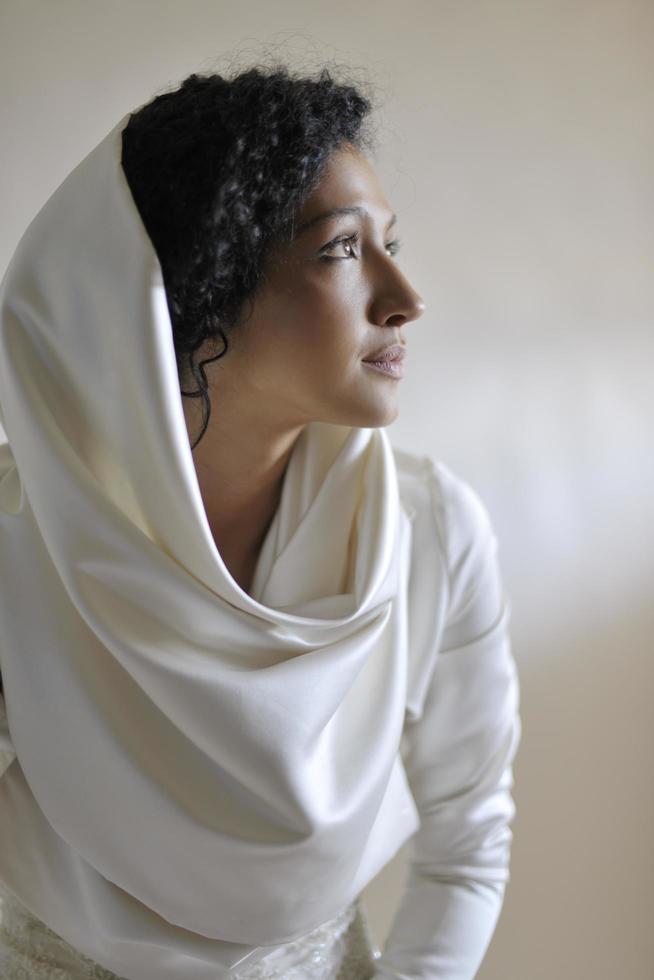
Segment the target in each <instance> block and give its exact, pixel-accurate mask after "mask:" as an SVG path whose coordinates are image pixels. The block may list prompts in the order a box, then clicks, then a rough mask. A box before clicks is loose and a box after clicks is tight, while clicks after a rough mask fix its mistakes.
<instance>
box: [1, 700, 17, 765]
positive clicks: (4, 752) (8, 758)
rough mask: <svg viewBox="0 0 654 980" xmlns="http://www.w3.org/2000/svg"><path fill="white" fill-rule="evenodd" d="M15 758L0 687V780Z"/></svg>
mask: <svg viewBox="0 0 654 980" xmlns="http://www.w3.org/2000/svg"><path fill="white" fill-rule="evenodd" d="M0 683H1V682H0ZM15 758H16V752H15V751H14V745H13V742H12V741H11V735H10V734H9V724H8V722H7V712H6V709H5V701H4V691H3V690H2V687H1V686H0V779H1V778H2V774H3V773H4V772H5V770H6V769H7V768H8V767H9V766H10V765H11V763H12V762H13V761H14V759H15Z"/></svg>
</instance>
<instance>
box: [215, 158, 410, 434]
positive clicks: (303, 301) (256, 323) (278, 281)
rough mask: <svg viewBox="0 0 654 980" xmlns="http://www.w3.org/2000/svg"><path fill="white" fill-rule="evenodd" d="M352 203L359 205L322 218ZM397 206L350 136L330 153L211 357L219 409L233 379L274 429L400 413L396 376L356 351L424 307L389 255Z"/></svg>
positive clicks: (380, 341)
mask: <svg viewBox="0 0 654 980" xmlns="http://www.w3.org/2000/svg"><path fill="white" fill-rule="evenodd" d="M353 207H357V208H361V209H364V210H362V211H361V212H360V213H350V214H335V215H333V216H331V217H325V218H323V217H321V215H323V214H324V212H327V211H332V210H333V209H336V208H353ZM392 217H393V211H392V208H391V207H390V205H389V203H388V201H387V200H386V198H385V196H384V193H383V191H382V189H381V187H380V184H379V181H378V179H377V176H376V174H375V173H374V171H373V169H372V167H371V165H370V163H369V162H368V160H367V158H366V157H365V156H364V155H363V154H362V153H361V152H359V151H358V150H356V149H355V148H353V147H351V146H350V145H349V144H348V145H347V146H346V147H344V148H341V149H339V150H338V151H336V152H334V154H333V155H332V157H331V158H330V162H329V165H328V168H327V170H326V172H325V175H324V177H323V179H322V181H321V183H320V185H319V186H318V188H317V189H316V191H314V193H313V194H312V195H311V197H310V198H309V199H308V200H307V201H306V203H305V204H304V206H303V207H302V209H301V211H300V212H299V214H298V216H297V219H296V221H295V237H294V239H293V241H292V242H291V243H290V244H288V243H285V244H284V245H281V246H275V248H274V249H273V251H272V252H271V253H270V255H269V257H268V260H267V263H266V267H265V272H266V276H265V279H264V281H263V283H262V284H261V286H260V288H259V290H258V292H257V293H256V295H255V298H254V306H253V309H252V313H251V315H248V313H249V309H250V306H249V304H246V307H245V310H246V312H244V314H243V316H244V319H243V320H242V322H241V323H239V324H238V325H237V326H236V329H235V330H234V331H232V332H231V333H230V335H229V349H228V352H227V354H226V356H225V357H224V359H219V360H218V361H215V362H213V363H212V364H210V365H208V372H210V373H208V377H209V378H210V379H211V383H212V387H213V386H214V385H215V391H212V390H211V388H210V396H211V398H212V402H213V398H214V397H215V399H216V406H217V411H218V412H219V411H220V397H221V395H220V391H221V385H222V382H223V380H228V381H229V388H230V389H231V390H232V391H236V390H238V391H239V392H240V396H241V397H242V398H243V399H247V401H248V415H250V413H251V411H254V412H255V413H256V414H257V415H259V413H263V414H262V415H259V417H261V418H262V419H263V420H265V423H266V424H270V425H272V426H274V427H275V428H276V429H277V428H279V427H288V428H293V427H297V426H298V425H302V424H303V423H306V422H309V421H312V420H321V421H326V422H334V423H339V424H343V425H351V426H359V427H378V426H385V425H388V424H389V423H390V422H392V421H393V420H394V419H395V417H396V416H397V413H398V394H399V388H400V385H401V384H402V383H403V382H402V379H399V380H398V379H395V378H391V377H389V376H387V375H384V374H381V373H379V372H378V371H376V370H374V369H373V368H370V367H369V366H367V365H365V364H364V363H363V361H364V358H367V357H369V356H370V355H371V354H372V353H374V352H376V351H378V350H379V348H382V347H386V346H388V345H390V344H407V342H408V338H407V336H406V329H405V328H406V324H407V323H408V322H410V321H412V320H415V319H417V318H418V317H419V316H421V315H422V313H423V311H424V308H425V307H424V303H423V301H422V299H421V297H420V296H419V295H418V293H417V292H416V291H415V290H414V289H413V287H412V286H411V284H410V283H409V281H408V279H407V278H406V276H405V275H404V273H403V272H402V271H401V269H400V266H399V264H398V259H397V258H396V257H394V255H393V251H394V250H393V245H392V244H391V243H392V242H393V239H394V238H395V237H396V236H397V227H395V226H394V225H393V223H392V222H391V218H392ZM353 236H356V240H354V238H353ZM345 239H349V240H348V241H345ZM220 349H222V344H221V343H219V345H218V347H217V348H216V350H220ZM409 349H410V344H409V345H408V348H407V350H409ZM218 366H220V370H217V371H215V372H214V370H213V369H214V367H218ZM232 382H233V386H232Z"/></svg>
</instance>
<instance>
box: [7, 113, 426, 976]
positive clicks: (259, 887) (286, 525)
mask: <svg viewBox="0 0 654 980" xmlns="http://www.w3.org/2000/svg"><path fill="white" fill-rule="evenodd" d="M127 118H128V117H127V116H125V117H124V118H123V119H121V120H120V122H119V123H118V124H117V125H116V126H115V127H114V128H113V129H112V130H111V132H110V133H109V134H108V135H107V136H106V137H105V138H104V139H103V140H102V141H101V142H100V143H99V144H98V146H96V147H95V148H94V149H93V150H92V151H91V153H89V155H88V156H87V157H86V158H85V159H84V160H83V161H82V162H81V163H80V164H79V165H78V166H77V167H76V168H75V170H73V172H72V173H71V174H70V175H69V176H68V177H67V178H66V180H65V181H64V182H63V183H62V184H61V185H60V187H59V188H57V190H56V191H55V192H54V193H53V195H52V196H51V197H50V199H49V200H48V201H47V202H46V204H45V205H44V207H43V208H42V209H41V211H40V212H39V213H38V215H37V216H36V218H35V219H34V220H33V221H32V223H31V224H30V226H29V227H28V229H27V231H26V232H25V234H24V236H23V237H22V239H21V241H20V243H19V245H18V247H17V248H16V251H15V253H14V256H13V258H12V261H11V263H10V265H9V267H8V269H7V272H6V274H5V276H4V279H3V281H2V287H1V292H0V312H1V325H0V424H1V425H2V427H3V429H4V430H5V432H6V435H7V439H8V443H6V444H4V445H2V446H1V447H0V577H1V578H2V582H3V590H2V597H1V598H0V616H1V619H2V637H1V639H0V667H1V670H2V676H3V682H4V688H5V695H6V698H7V705H6V707H7V715H8V723H9V728H10V730H11V736H12V741H13V744H14V746H15V749H16V752H17V755H18V760H19V762H20V765H19V766H18V765H17V764H14V765H13V766H11V767H10V768H9V769H8V770H7V772H6V773H5V776H4V777H3V778H2V780H1V781H0V819H4V820H5V826H7V827H10V826H12V827H13V828H14V830H15V832H16V834H17V835H18V836H17V838H16V840H15V841H14V842H13V843H11V842H7V835H4V836H3V841H4V843H0V878H2V879H3V880H4V881H5V882H6V883H7V884H8V885H9V886H10V887H11V888H12V889H13V890H14V891H15V893H16V894H17V895H18V897H19V898H20V899H21V900H22V901H23V902H24V903H25V904H26V905H27V906H28V907H30V908H31V909H32V910H33V911H34V912H35V913H36V914H38V915H39V916H40V917H41V918H43V919H44V920H45V921H47V922H48V924H49V925H51V927H52V928H54V929H55V930H56V931H57V932H58V933H59V934H60V935H62V936H63V937H64V938H65V939H67V940H68V941H69V942H71V943H73V944H74V945H75V946H76V947H77V948H79V949H80V950H82V951H83V952H85V953H86V954H87V955H88V956H91V957H93V958H94V959H97V960H98V961H100V962H102V963H104V964H106V965H107V966H108V967H109V968H111V969H113V970H114V971H115V972H116V973H119V974H123V973H124V974H126V975H129V976H130V977H133V978H134V980H154V977H155V976H156V977H157V980H172V978H173V977H175V976H177V977H178V976H179V975H184V976H185V977H188V978H189V980H209V977H210V976H211V977H215V975H216V973H215V969H216V963H217V962H218V960H219V958H220V956H222V957H223V960H222V963H223V965H226V966H229V965H233V964H234V963H235V962H238V961H239V960H240V958H242V957H243V956H244V955H245V954H246V953H247V952H248V951H251V950H252V949H253V948H254V947H255V946H256V947H259V946H265V945H266V944H274V943H279V942H284V941H287V940H290V939H293V938H295V937H296V936H299V935H301V934H303V933H305V932H308V931H309V930H311V929H313V928H314V927H316V926H317V925H319V924H320V923H321V922H323V921H325V920H327V919H328V918H330V917H331V916H333V915H335V914H336V913H337V912H339V911H340V910H341V909H342V908H343V907H344V906H345V905H346V904H347V903H348V902H349V901H351V900H352V899H353V898H355V897H356V895H357V894H358V892H359V891H360V888H361V887H362V885H363V884H365V883H366V882H367V881H368V880H369V879H370V878H371V877H372V876H373V875H374V874H375V873H376V872H377V871H378V870H379V869H380V867H382V866H383V865H384V864H385V863H386V862H387V861H388V860H389V859H390V858H391V857H392V856H393V854H394V853H395V852H396V851H397V849H398V848H399V846H400V845H401V844H402V843H403V842H404V840H406V839H407V838H408V837H409V836H410V834H411V833H412V832H413V831H414V830H415V829H416V826H417V825H418V818H417V814H416V811H415V808H414V807H413V806H412V802H411V796H410V792H409V790H408V788H407V785H406V779H405V777H404V774H403V770H402V766H401V762H399V760H398V746H399V743H400V739H401V735H402V726H403V721H404V711H405V695H406V677H407V648H408V627H407V591H408V576H409V571H408V570H409V561H410V544H411V520H410V516H409V515H408V513H407V512H406V510H405V509H404V508H403V507H402V505H401V501H400V496H399V490H398V477H397V472H396V466H395V459H394V455H393V451H392V449H391V446H390V444H389V441H388V437H387V435H386V433H385V432H384V430H383V429H360V428H348V427H344V426H338V425H331V424H327V423H322V422H312V423H309V424H308V425H307V426H306V428H305V429H304V430H303V431H302V433H301V435H300V437H299V438H298V440H297V442H296V444H295V446H294V448H293V453H292V456H291V458H290V460H289V464H288V466H287V470H286V473H285V475H284V482H283V488H282V494H281V499H280V503H279V507H278V510H277V512H276V514H275V516H274V519H273V521H272V523H271V525H270V527H269V529H268V532H267V535H266V538H265V541H264V544H263V548H262V550H261V553H260V556H259V561H258V564H257V568H256V571H255V576H254V581H253V586H252V590H251V594H247V593H245V592H244V591H243V590H242V589H241V588H240V586H239V585H238V584H237V582H236V581H235V580H234V579H233V578H232V576H231V575H230V573H229V571H228V570H227V568H226V566H225V564H224V562H223V560H222V558H221V555H220V553H219V551H218V550H217V548H216V546H215V543H214V541H213V537H212V535H211V531H210V528H209V524H208V521H207V518H206V514H205V510H204V506H203V502H202V497H201V494H200V490H199V486H198V482H197V478H196V473H195V468H194V464H193V458H192V453H191V449H190V444H189V440H188V434H187V430H186V426H185V421H184V415H183V408H182V401H181V395H180V391H179V382H178V377H177V371H176V362H175V354H174V347H173V339H172V331H171V324H170V317H169V312H168V307H167V302H166V296H165V291H164V285H163V279H162V274H161V268H160V265H159V262H158V260H157V257H156V254H155V252H154V250H153V247H152V244H151V242H150V239H149V238H148V236H147V233H146V231H145V228H144V226H143V224H142V222H141V219H140V216H139V214H138V212H137V209H136V207H135V205H134V202H133V199H132V197H131V194H130V191H129V187H128V185H127V183H126V180H125V176H124V173H123V171H122V168H121V165H120V150H121V131H122V129H123V127H124V125H125V124H126V122H127ZM18 705H20V710H18V709H17V708H16V710H14V706H18ZM21 822H24V823H25V825H27V824H29V825H30V826H32V827H33V829H34V834H35V835H40V839H42V840H43V841H44V848H45V841H46V838H47V839H48V840H50V838H52V839H51V841H50V843H51V850H50V852H49V853H50V855H54V854H55V853H56V855H57V856H56V860H55V859H54V858H53V859H52V863H51V864H49V865H47V866H46V863H45V862H44V861H42V862H41V863H39V858H38V857H35V856H34V854H31V856H30V855H28V854H21V851H20V846H19V844H18V838H19V837H20V826H21ZM391 827H392V830H391ZM55 839H56V847H55ZM44 853H45V850H44ZM57 883H59V884H60V887H61V889H62V893H61V894H60V895H59V897H57V891H56V889H57ZM66 889H67V891H66ZM64 891H66V894H65V895H64ZM134 923H140V925H141V927H142V930H143V931H142V933H141V934H138V932H130V930H131V929H133V928H134ZM146 937H149V938H146ZM212 940H215V941H218V942H217V943H216V949H217V948H218V946H219V947H220V954H219V955H218V953H217V954H216V957H213V955H212ZM148 943H151V948H150V949H148V948H147V947H148ZM231 944H233V945H231ZM154 949H156V950H157V953H156V955H155V954H154V952H153V950H154ZM211 970H213V971H214V972H213V973H212V972H211Z"/></svg>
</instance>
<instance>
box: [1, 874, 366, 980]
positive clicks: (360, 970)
mask: <svg viewBox="0 0 654 980" xmlns="http://www.w3.org/2000/svg"><path fill="white" fill-rule="evenodd" d="M379 955H380V951H379V950H378V949H376V947H375V946H374V943H373V940H372V936H371V934H370V930H369V927H368V923H367V920H366V916H365V909H364V906H363V902H362V899H361V898H360V897H359V898H358V899H356V900H355V901H354V902H352V903H351V904H350V905H348V906H347V907H346V908H345V909H343V911H342V912H340V913H339V914H338V915H336V916H335V917H334V918H332V919H330V920H329V921H327V922H324V923H323V924H322V925H321V926H318V928H317V929H313V930H312V931H311V932H309V933H307V934H306V935H305V936H302V937H300V939H295V940H293V942H289V943H284V944H282V945H281V946H276V947H275V948H274V949H272V950H271V952H270V953H267V954H266V956H265V957H264V958H263V959H260V960H259V961H258V962H257V963H255V964H254V965H253V966H250V967H248V966H247V965H245V966H244V967H243V968H242V969H240V970H239V969H238V968H237V969H236V971H235V972H233V973H232V974H231V975H230V980H369V978H370V977H372V976H373V974H374V971H375V960H376V959H377V957H378V956H379ZM0 977H2V980H129V978H127V977H118V976H117V975H116V974H115V973H112V972H111V971H110V970H107V969H105V968H104V967H103V966H101V965H100V964H99V963H96V962H95V961H94V960H92V959H90V958H89V957H88V956H85V955H84V954H83V953H80V952H79V951H78V950H76V949H75V948H74V947H73V946H71V945H70V944H69V943H67V942H66V941H65V940H64V939H62V938H61V937H60V936H58V935H57V933H56V932H53V931H52V929H50V928H48V926H47V925H46V924H45V923H44V922H42V921H41V920H40V919H38V918H37V917H36V916H35V915H33V914H32V913H31V912H30V911H29V909H27V908H25V906H24V905H23V904H22V903H21V902H19V901H18V899H17V898H16V897H15V895H13V893H12V892H10V891H9V889H7V888H6V887H5V886H4V885H3V884H2V882H0Z"/></svg>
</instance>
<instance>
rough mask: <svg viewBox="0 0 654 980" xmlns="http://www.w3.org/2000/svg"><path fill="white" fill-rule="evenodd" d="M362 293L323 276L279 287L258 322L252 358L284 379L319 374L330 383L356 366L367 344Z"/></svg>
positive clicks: (313, 379)
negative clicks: (272, 300) (360, 312)
mask: <svg viewBox="0 0 654 980" xmlns="http://www.w3.org/2000/svg"><path fill="white" fill-rule="evenodd" d="M360 302H361V301H360V297H359V298H356V297H355V296H353V295H352V290H351V289H345V288H344V286H343V285H342V284H341V285H340V287H339V284H338V283H335V282H334V281H333V280H331V281H330V279H329V277H327V276H325V275H324V274H322V275H319V274H316V275H314V276H312V277H311V278H309V279H304V280H303V281H302V282H300V283H296V284H295V285H293V286H289V287H287V288H286V289H285V290H283V291H280V292H279V293H278V294H277V295H276V296H275V299H274V302H271V303H269V304H268V305H267V309H266V310H265V316H263V317H262V318H261V319H260V320H259V321H258V323H257V328H256V331H255V332H254V333H255V340H256V360H257V363H258V364H260V365H267V366H268V368H269V369H270V370H274V373H275V374H276V375H277V376H279V375H280V374H281V376H282V379H284V378H286V380H287V381H290V380H291V378H292V377H293V375H295V377H297V376H298V375H300V376H302V375H305V376H307V377H310V378H311V382H312V384H313V385H315V384H316V383H318V384H319V383H320V379H321V377H323V376H325V377H329V379H330V384H332V385H333V384H334V383H335V380H338V379H339V378H340V377H342V378H343V380H345V378H347V377H348V375H349V373H351V372H353V371H354V370H356V367H357V364H358V361H359V360H360V358H361V356H362V351H363V349H364V348H365V346H366V331H365V329H364V328H363V326H362V324H363V323H364V322H365V317H364V315H363V313H362V314H361V315H357V313H356V311H357V310H358V309H359V305H360Z"/></svg>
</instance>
